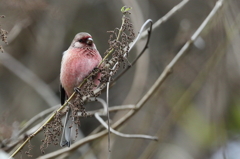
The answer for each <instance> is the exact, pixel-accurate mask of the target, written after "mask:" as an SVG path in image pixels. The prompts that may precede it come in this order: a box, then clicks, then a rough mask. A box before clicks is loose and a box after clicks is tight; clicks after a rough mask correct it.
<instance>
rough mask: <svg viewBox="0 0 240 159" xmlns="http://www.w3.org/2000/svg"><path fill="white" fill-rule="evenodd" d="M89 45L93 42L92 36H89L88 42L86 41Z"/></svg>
mask: <svg viewBox="0 0 240 159" xmlns="http://www.w3.org/2000/svg"><path fill="white" fill-rule="evenodd" d="M86 43H87V44H88V45H89V46H90V45H92V44H93V39H92V38H88V39H87V42H86Z"/></svg>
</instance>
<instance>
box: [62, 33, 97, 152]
mask: <svg viewBox="0 0 240 159" xmlns="http://www.w3.org/2000/svg"><path fill="white" fill-rule="evenodd" d="M101 61H102V57H101V55H100V54H99V52H98V50H97V48H96V46H95V44H94V43H93V39H92V36H91V35H90V34H88V33H85V32H81V33H78V34H77V35H76V36H75V37H74V39H73V41H72V43H71V45H70V47H69V48H68V50H66V51H65V52H64V53H63V57H62V63H61V73H60V82H61V85H60V91H61V104H62V105H63V104H64V102H65V98H68V97H70V96H71V95H72V93H73V92H74V88H77V87H78V86H79V85H80V83H81V82H82V81H83V79H84V78H85V77H86V76H87V75H89V74H90V73H91V71H92V70H93V69H94V68H96V67H97V66H98V65H99V63H100V62H101ZM100 78H101V74H100V73H98V74H97V76H96V78H95V79H94V83H95V85H97V86H98V85H99V83H100V81H99V79H100ZM73 100H74V99H73ZM73 100H71V101H73ZM68 110H69V111H68V112H67V113H66V119H65V123H64V128H63V133H62V139H61V141H60V145H61V146H66V145H67V146H68V147H70V145H71V129H72V127H71V128H70V125H72V123H73V122H72V119H69V116H70V114H71V109H68Z"/></svg>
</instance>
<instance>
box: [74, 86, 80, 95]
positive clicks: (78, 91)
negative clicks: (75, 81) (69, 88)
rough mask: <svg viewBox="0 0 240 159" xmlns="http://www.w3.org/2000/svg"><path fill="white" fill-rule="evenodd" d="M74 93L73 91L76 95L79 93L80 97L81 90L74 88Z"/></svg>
mask: <svg viewBox="0 0 240 159" xmlns="http://www.w3.org/2000/svg"><path fill="white" fill-rule="evenodd" d="M74 91H75V92H76V93H79V94H80V95H81V89H80V88H78V87H74Z"/></svg>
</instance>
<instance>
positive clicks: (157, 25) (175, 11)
mask: <svg viewBox="0 0 240 159" xmlns="http://www.w3.org/2000/svg"><path fill="white" fill-rule="evenodd" d="M188 1H189V0H183V1H182V2H180V3H179V4H178V5H176V6H175V7H173V8H172V9H171V10H170V11H169V12H168V13H167V14H166V15H164V16H163V17H162V18H160V19H159V20H158V21H156V22H155V23H154V24H153V31H154V30H155V29H156V28H157V27H159V26H160V25H161V24H162V23H164V22H166V21H167V20H168V19H169V18H170V17H171V16H173V15H174V14H176V13H177V11H179V10H180V9H182V7H183V6H184V5H186V4H187V2H188ZM147 35H148V32H147V30H145V31H144V32H143V33H142V35H141V39H142V38H145V37H146V36H147Z"/></svg>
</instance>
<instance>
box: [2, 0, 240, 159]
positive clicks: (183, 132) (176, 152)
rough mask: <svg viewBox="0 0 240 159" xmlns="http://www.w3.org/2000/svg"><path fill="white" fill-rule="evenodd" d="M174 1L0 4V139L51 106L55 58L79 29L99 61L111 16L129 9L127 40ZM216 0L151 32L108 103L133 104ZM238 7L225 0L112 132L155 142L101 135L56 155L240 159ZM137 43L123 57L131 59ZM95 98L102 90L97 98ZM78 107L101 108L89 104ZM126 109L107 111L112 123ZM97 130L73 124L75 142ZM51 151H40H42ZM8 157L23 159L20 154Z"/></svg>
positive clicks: (200, 0) (192, 5)
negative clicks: (0, 36)
mask: <svg viewBox="0 0 240 159" xmlns="http://www.w3.org/2000/svg"><path fill="white" fill-rule="evenodd" d="M180 2H181V1H180V0H122V1H117V0H114V1H107V0H87V1H80V0H68V1H65V0H50V1H46V0H35V1H30V0H20V1H19V0H0V15H5V16H6V17H5V18H4V19H3V18H2V19H0V25H1V28H3V29H5V30H7V31H9V34H8V43H9V44H8V45H5V44H4V43H0V44H1V45H2V46H3V48H4V50H5V52H4V53H1V55H0V103H1V104H0V110H1V111H0V140H1V141H4V140H5V139H7V138H10V137H11V136H14V133H16V132H17V131H18V130H19V129H20V128H21V127H22V126H23V124H24V123H25V122H26V121H28V120H29V119H30V118H32V117H33V116H35V115H36V114H38V113H39V112H41V111H43V110H45V109H48V108H49V107H52V106H54V105H57V104H59V103H60V99H59V89H58V88H59V72H60V63H61V56H62V52H63V51H65V50H66V49H67V48H68V47H69V45H70V43H71V41H72V39H73V37H74V36H75V34H76V33H78V32H82V31H85V32H89V33H90V34H91V35H92V36H93V39H94V41H95V44H96V45H97V48H98V50H99V52H100V53H101V54H102V55H103V53H104V52H105V50H106V49H107V48H108V43H107V40H108V37H109V34H108V33H107V31H109V30H113V29H114V28H116V27H120V25H121V17H122V14H121V12H120V9H121V7H122V6H124V5H127V6H131V7H133V9H132V11H131V13H132V14H131V19H132V22H133V25H134V29H135V33H137V32H138V31H139V29H140V27H141V25H142V24H143V23H144V21H145V20H147V19H149V18H150V19H152V20H153V22H156V21H157V20H158V19H159V18H161V17H162V16H163V15H165V14H166V13H167V12H168V11H169V10H170V9H172V8H173V7H174V6H175V5H177V4H178V3H180ZM215 3H216V0H192V1H189V2H188V3H187V4H186V5H185V6H184V7H183V8H182V9H181V10H180V11H178V12H177V13H176V14H175V15H174V16H172V17H171V18H170V19H169V20H167V21H166V22H165V23H164V24H163V25H161V26H160V27H158V28H156V29H155V30H154V31H153V32H152V37H151V40H150V44H149V49H148V50H147V51H146V52H145V53H144V55H143V56H142V57H141V58H140V59H139V61H138V62H137V64H136V65H135V66H133V67H132V68H131V69H130V70H129V71H128V72H127V73H126V74H125V75H124V76H123V77H122V78H121V79H119V81H117V83H116V84H115V85H114V87H112V88H111V90H110V105H111V106H116V105H123V104H135V103H136V102H137V101H139V99H141V98H142V97H143V95H144V94H145V93H146V92H147V90H149V88H150V87H151V86H152V84H153V83H154V82H155V80H156V79H157V78H158V77H159V76H160V74H161V73H162V71H163V69H164V68H165V67H166V66H167V64H168V63H169V62H170V61H171V60H172V59H173V57H174V56H175V55H176V54H177V52H178V51H179V50H180V48H181V47H182V46H183V45H184V43H185V42H187V40H189V39H190V37H191V35H192V34H193V33H194V32H195V31H196V29H197V28H198V27H199V26H200V24H201V23H202V22H203V20H204V19H205V18H206V16H207V15H208V14H209V13H210V11H211V10H212V8H213V7H214V5H215ZM239 11H240V2H239V1H238V0H225V1H224V3H223V7H222V8H221V9H220V10H219V11H218V12H217V13H216V15H215V16H214V18H213V20H211V21H210V23H209V24H208V25H207V26H206V28H205V29H204V31H203V32H202V33H201V35H200V37H199V38H198V39H197V41H196V42H195V43H194V44H193V45H191V47H190V48H189V49H188V51H187V52H186V54H185V56H184V57H182V58H181V59H180V61H179V62H178V63H177V64H176V65H175V67H174V68H173V70H172V72H171V75H170V76H169V77H168V78H167V79H166V80H165V82H164V83H163V84H162V85H161V86H160V87H159V88H158V90H157V91H156V92H155V93H154V94H153V95H152V97H151V98H150V99H149V100H148V102H147V103H145V104H144V106H143V108H142V109H141V110H139V111H138V112H137V113H136V114H135V115H134V116H133V117H132V118H130V120H128V121H127V122H125V124H124V125H122V126H121V127H120V128H119V129H118V130H119V131H121V132H123V133H131V134H135V133H141V134H148V135H153V136H158V137H159V141H158V142H155V141H149V140H144V139H126V138H121V137H117V136H115V135H111V153H110V154H109V153H108V147H107V145H108V143H107V137H103V138H100V139H98V140H95V141H93V142H90V143H88V144H86V145H85V146H84V147H83V148H79V150H77V151H74V152H70V153H69V154H67V155H66V156H62V157H61V158H67V157H69V158H79V159H82V158H100V159H105V158H107V157H108V156H109V158H114V159H122V158H128V159H135V158H139V159H146V158H149V159H150V158H151V159H157V158H163V159H175V158H179V159H192V158H210V159H223V158H231V159H237V158H240V138H239V132H240V98H239V96H240V91H239V90H240V89H239V88H240V84H239V81H240V53H239V52H240V45H239V44H240V32H239V31H240V25H239V20H240V14H239V13H240V12H239ZM145 41H146V39H142V40H141V41H139V42H138V44H137V45H136V47H135V48H134V49H133V51H131V53H130V56H129V60H130V61H131V60H132V59H134V57H136V55H137V54H138V53H139V52H140V51H141V50H142V48H143V46H144V44H145ZM101 97H102V98H104V93H103V94H102V95H101ZM86 108H87V109H89V110H90V109H96V108H101V106H100V105H99V104H97V103H95V104H88V105H87V106H86ZM126 113H127V111H121V112H118V113H114V114H111V119H112V120H113V121H116V120H117V119H119V118H121V117H122V116H123V115H124V114H126ZM98 125H99V123H98V121H97V120H96V119H94V118H85V119H82V126H81V131H82V136H81V138H83V137H84V136H85V135H88V134H89V133H90V132H91V131H93V130H94V128H96V127H97V126H98ZM42 138H43V133H40V134H39V135H37V136H36V137H34V139H32V140H31V144H32V145H33V148H32V150H31V154H32V155H33V158H37V157H38V156H40V155H42V154H41V151H40V148H39V147H40V145H41V139H42ZM1 145H2V144H1ZM57 149H61V147H60V146H49V147H48V148H47V149H46V153H50V152H53V151H54V150H57ZM27 150H28V148H24V150H23V151H22V152H21V153H19V154H18V155H17V156H16V158H27V156H26V155H25V151H27Z"/></svg>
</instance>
